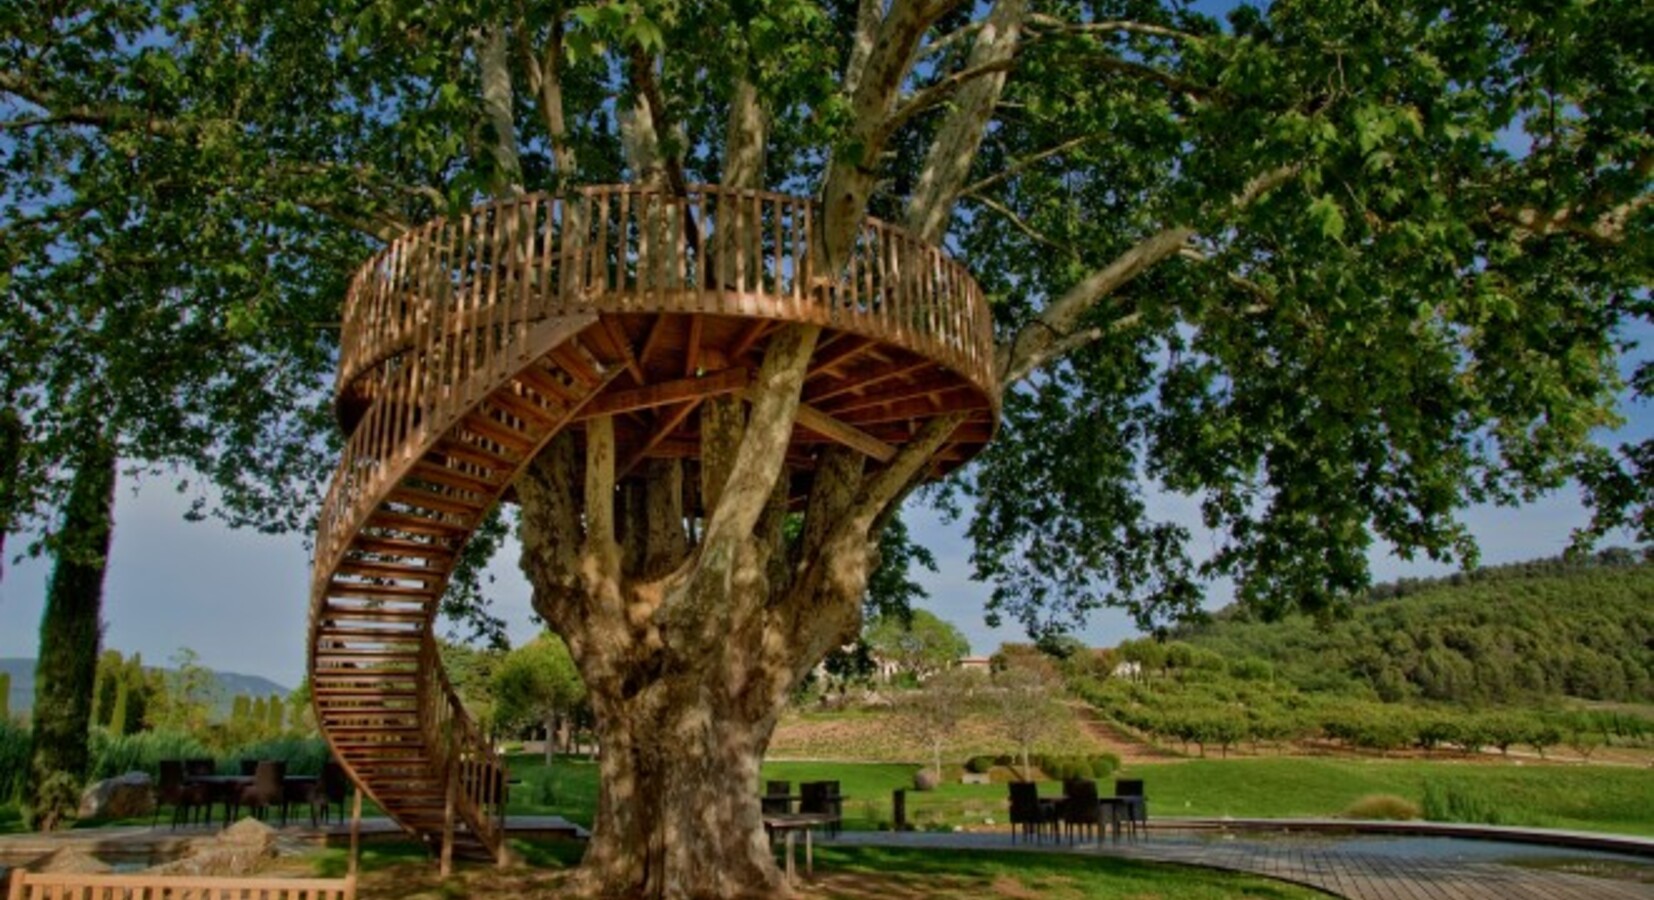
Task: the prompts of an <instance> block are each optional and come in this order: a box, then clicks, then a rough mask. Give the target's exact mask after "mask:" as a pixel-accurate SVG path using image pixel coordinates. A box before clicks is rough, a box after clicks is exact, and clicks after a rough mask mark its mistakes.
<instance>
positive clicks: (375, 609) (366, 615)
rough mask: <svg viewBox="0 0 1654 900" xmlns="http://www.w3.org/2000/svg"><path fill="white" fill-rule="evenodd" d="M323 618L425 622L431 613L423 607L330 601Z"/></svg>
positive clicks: (324, 610)
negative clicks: (349, 604) (365, 604)
mask: <svg viewBox="0 0 1654 900" xmlns="http://www.w3.org/2000/svg"><path fill="white" fill-rule="evenodd" d="M322 618H324V619H340V620H349V621H357V622H423V621H425V620H426V619H427V618H429V615H428V614H427V613H426V611H425V610H424V609H423V608H420V609H409V608H406V607H400V606H340V605H339V604H337V603H329V604H328V605H327V606H325V607H323V608H322Z"/></svg>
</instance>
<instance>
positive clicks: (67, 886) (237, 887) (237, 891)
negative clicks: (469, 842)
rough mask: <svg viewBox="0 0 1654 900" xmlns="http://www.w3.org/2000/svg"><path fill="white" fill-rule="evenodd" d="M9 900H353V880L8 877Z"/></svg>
mask: <svg viewBox="0 0 1654 900" xmlns="http://www.w3.org/2000/svg"><path fill="white" fill-rule="evenodd" d="M7 896H8V897H9V898H10V900H70V898H73V900H355V897H356V879H355V877H354V876H352V877H348V878H196V877H184V876H177V875H145V874H142V873H135V874H132V875H82V874H77V873H72V872H41V873H35V872H26V871H23V870H22V869H16V870H13V871H12V873H11V888H10V890H9V892H8V893H7Z"/></svg>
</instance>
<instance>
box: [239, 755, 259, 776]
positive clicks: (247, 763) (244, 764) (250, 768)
mask: <svg viewBox="0 0 1654 900" xmlns="http://www.w3.org/2000/svg"><path fill="white" fill-rule="evenodd" d="M257 771H258V760H256V759H244V760H241V774H242V775H245V776H247V777H248V778H251V777H253V773H255V772H257Z"/></svg>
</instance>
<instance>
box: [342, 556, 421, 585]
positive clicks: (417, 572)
mask: <svg viewBox="0 0 1654 900" xmlns="http://www.w3.org/2000/svg"><path fill="white" fill-rule="evenodd" d="M333 574H334V575H359V576H361V577H364V578H399V579H402V580H404V581H423V582H425V583H427V584H429V583H432V582H437V581H441V580H442V579H444V578H446V577H448V576H447V573H446V572H444V571H443V570H442V569H437V568H432V567H430V566H410V565H407V564H405V563H392V562H380V561H379V560H369V559H347V560H344V561H342V562H340V563H339V567H338V568H336V569H334V570H333Z"/></svg>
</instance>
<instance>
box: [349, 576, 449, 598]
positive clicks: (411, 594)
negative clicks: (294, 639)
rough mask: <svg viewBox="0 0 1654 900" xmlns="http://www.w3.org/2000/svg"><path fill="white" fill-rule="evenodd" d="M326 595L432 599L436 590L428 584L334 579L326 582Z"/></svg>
mask: <svg viewBox="0 0 1654 900" xmlns="http://www.w3.org/2000/svg"><path fill="white" fill-rule="evenodd" d="M327 595H328V596H329V597H404V598H411V599H416V600H417V599H434V598H435V597H436V592H435V591H434V590H432V589H431V588H430V587H428V586H420V587H413V586H410V585H405V584H373V583H371V582H366V581H339V580H337V579H335V580H333V581H331V582H328V585H327Z"/></svg>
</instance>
